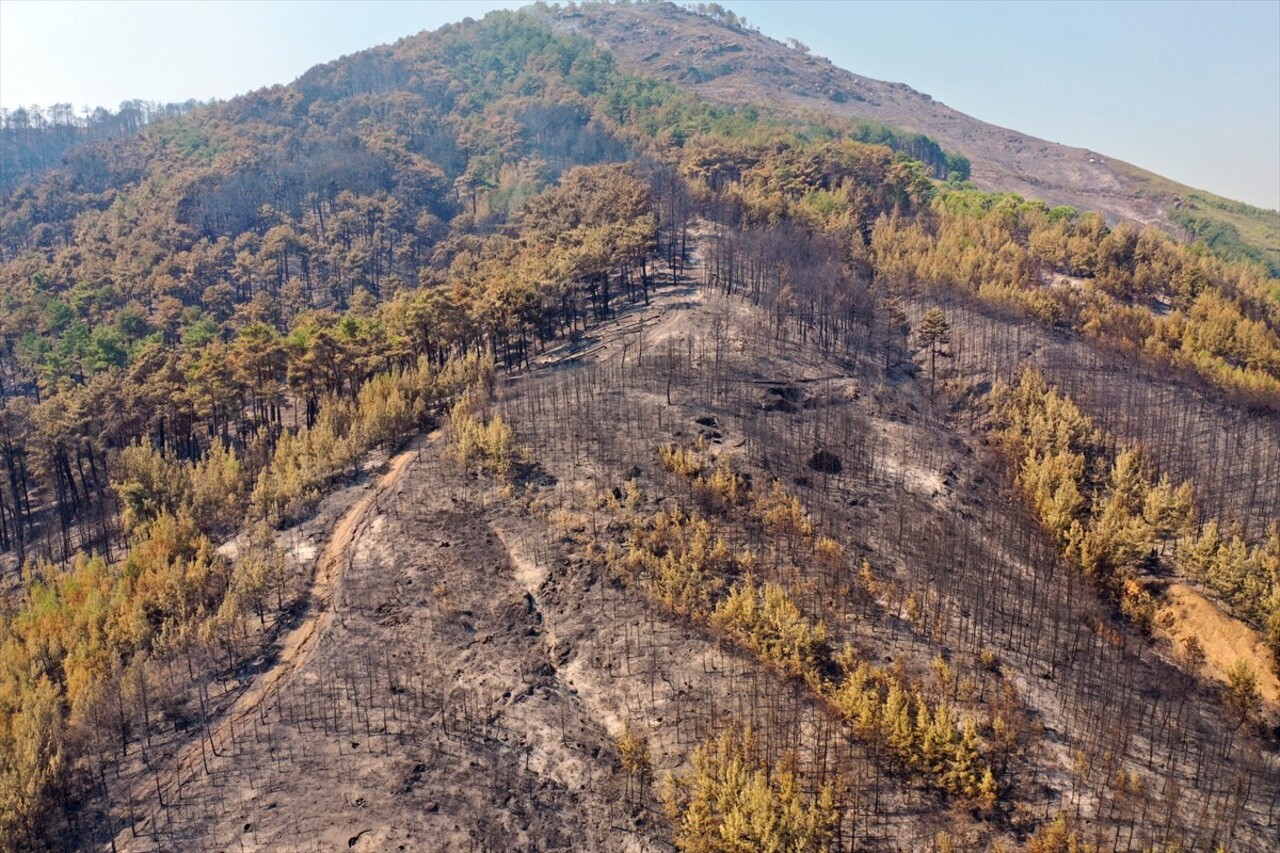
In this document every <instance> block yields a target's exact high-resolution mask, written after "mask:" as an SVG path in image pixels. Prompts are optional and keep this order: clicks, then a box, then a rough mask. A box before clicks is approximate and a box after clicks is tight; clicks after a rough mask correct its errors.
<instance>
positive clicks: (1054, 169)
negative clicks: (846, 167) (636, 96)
mask: <svg viewBox="0 0 1280 853" xmlns="http://www.w3.org/2000/svg"><path fill="white" fill-rule="evenodd" d="M710 5H711V6H712V7H716V4H710ZM736 20H737V19H736V17H735V16H733V14H732V13H722V14H719V15H706V14H697V13H694V12H690V11H686V10H684V9H682V8H680V7H678V6H676V5H674V4H671V3H641V4H634V5H619V6H612V5H603V4H582V5H580V6H578V7H576V8H574V9H571V10H567V11H561V12H559V13H557V14H555V15H554V23H553V26H554V27H555V28H557V29H560V30H563V31H573V32H579V33H582V34H584V35H588V36H590V37H591V38H593V39H595V40H596V41H597V42H599V43H600V44H601V45H602V46H604V47H606V48H608V50H609V51H610V52H612V54H613V56H614V57H615V58H616V59H617V61H618V63H619V65H620V66H621V67H622V68H624V69H626V70H627V71H630V72H632V73H636V74H646V75H653V76H656V77H660V78H663V79H666V80H670V81H672V82H673V83H677V84H679V85H680V86H681V87H684V88H687V89H689V90H691V91H693V92H696V93H697V94H698V95H700V96H702V97H705V98H708V99H710V100H713V101H718V102H722V103H726V104H746V103H755V104H773V105H780V106H782V107H784V108H787V109H790V110H794V111H796V112H810V113H815V112H816V113H821V114H827V115H835V116H843V117H849V118H861V119H871V120H873V121H876V122H880V123H882V124H884V125H887V126H890V127H894V128H898V129H901V130H905V131H914V132H917V133H922V134H925V135H927V136H930V137H933V138H934V139H936V140H937V141H938V143H940V144H941V145H942V147H944V148H947V149H950V150H954V151H956V152H959V153H960V154H962V155H964V156H965V157H967V158H968V159H969V161H970V162H971V163H972V167H973V171H972V180H973V182H974V183H975V184H977V185H978V186H979V187H980V188H982V189H985V190H994V191H1002V192H1014V193H1018V194H1019V195H1022V196H1024V197H1027V198H1038V199H1043V200H1044V201H1046V202H1048V203H1049V204H1050V205H1059V204H1061V205H1069V206H1071V207H1074V208H1076V209H1077V210H1082V211H1083V210H1096V211H1099V212H1101V213H1103V214H1104V215H1105V216H1106V218H1107V220H1108V222H1110V223H1112V224H1115V223H1117V222H1119V221H1122V220H1133V221H1136V222H1140V223H1142V224H1146V225H1157V226H1159V227H1161V228H1163V229H1165V230H1167V231H1169V232H1171V233H1173V234H1176V235H1179V236H1190V237H1192V238H1193V239H1196V238H1199V239H1204V240H1205V242H1206V243H1208V244H1209V245H1210V246H1211V247H1212V248H1215V249H1219V250H1221V251H1226V252H1229V253H1231V254H1233V255H1234V256H1236V257H1249V258H1252V259H1254V260H1265V261H1266V262H1268V263H1269V264H1270V265H1271V267H1272V270H1273V274H1274V273H1275V272H1277V271H1280V212H1278V211H1268V210H1263V209H1261V208H1257V207H1253V206H1251V205H1247V204H1244V203H1241V202H1235V201H1230V200H1228V199H1225V198H1222V197H1220V196H1216V195H1214V194H1212V193H1208V192H1204V191H1202V190H1196V189H1193V188H1191V187H1188V186H1185V185H1183V184H1179V183H1177V182H1176V181H1171V180H1169V179H1167V178H1163V177H1160V176H1159V175H1155V174H1152V173H1151V172H1148V171H1145V170H1143V169H1141V168H1139V167H1137V166H1134V165H1132V164H1130V163H1125V162H1123V161H1121V160H1117V159H1115V158H1113V157H1109V156H1107V155H1105V154H1101V153H1099V152H1096V151H1093V150H1090V149H1087V148H1073V147H1071V146H1068V145H1059V144H1057V143H1055V142H1048V141H1046V140H1043V139H1037V138H1036V137H1034V136H1029V135H1027V134H1025V133H1019V132H1018V131H1016V130H1011V129H1008V128H1003V127H998V126H996V125H992V124H987V123H986V122H984V121H981V120H979V119H976V118H973V117H971V116H968V115H965V114H964V113H961V112H958V111H956V110H953V109H952V108H950V107H948V106H947V105H946V104H943V103H940V102H938V101H935V100H934V99H933V98H931V97H930V96H929V95H926V94H924V93H923V92H918V91H916V90H915V89H913V88H911V87H910V86H908V85H906V84H905V83H891V82H885V81H882V80H873V79H871V78H869V77H863V76H861V75H858V74H854V73H852V72H850V71H846V70H844V69H842V68H839V67H837V66H835V65H833V64H832V63H831V62H830V61H829V60H827V59H824V58H822V57H819V56H813V55H811V54H808V53H805V52H802V51H800V50H796V49H793V48H792V47H789V46H787V45H786V44H784V43H782V42H780V41H776V40H775V39H772V38H769V37H768V36H766V35H763V34H761V33H759V32H755V31H753V30H750V29H745V28H743V27H742V26H739V25H736V23H735V22H736Z"/></svg>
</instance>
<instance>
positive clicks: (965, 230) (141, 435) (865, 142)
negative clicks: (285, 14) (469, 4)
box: [0, 3, 1280, 853]
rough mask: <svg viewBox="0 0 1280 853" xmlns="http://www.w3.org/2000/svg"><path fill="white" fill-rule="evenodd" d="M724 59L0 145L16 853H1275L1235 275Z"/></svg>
mask: <svg viewBox="0 0 1280 853" xmlns="http://www.w3.org/2000/svg"><path fill="white" fill-rule="evenodd" d="M611 16H612V17H611ZM611 28H612V29H611ZM619 28H620V30H621V31H622V32H625V33H627V34H628V37H629V38H633V39H635V40H636V41H635V43H634V44H629V45H628V46H627V47H625V48H624V49H619V50H618V52H617V53H616V54H615V53H611V52H610V49H609V39H608V38H606V36H610V35H611V34H612V33H613V32H614V29H619ZM659 33H661V34H665V35H664V36H663V37H664V38H674V39H687V40H688V43H689V44H691V45H697V51H695V52H693V53H691V54H690V56H692V57H693V58H692V59H690V60H689V61H690V62H691V63H695V64H696V63H697V62H701V63H702V65H700V66H698V68H700V69H701V70H700V71H699V74H698V75H697V81H698V86H694V85H692V84H689V85H685V83H687V82H688V81H687V80H686V79H685V78H686V77H687V76H688V75H689V74H692V73H693V72H688V71H681V72H680V74H677V73H676V72H675V71H672V70H671V69H665V70H664V72H663V73H653V74H651V73H650V71H651V70H652V69H650V70H649V71H646V70H645V68H643V67H639V66H637V64H636V61H635V57H634V56H633V54H636V53H637V51H638V47H637V45H641V46H643V45H644V44H645V43H646V42H645V41H644V40H645V39H649V40H650V41H652V42H654V45H653V48H654V50H653V53H652V54H646V55H651V56H654V57H656V56H658V55H659V53H658V51H659V49H661V50H666V49H667V46H666V45H658V44H657V42H656V41H655V40H656V39H657V38H658V35H657V34H659ZM716 39H722V40H725V41H724V43H725V44H729V43H732V44H737V43H739V42H743V41H744V40H745V42H749V43H754V42H759V43H760V46H759V50H760V51H761V54H760V55H761V56H764V55H770V56H772V55H773V54H772V53H769V52H770V51H773V52H775V53H776V52H785V51H784V49H783V47H782V46H781V45H780V44H779V43H776V42H772V40H770V39H767V38H766V37H765V36H763V35H761V34H759V32H757V31H754V30H752V29H751V28H750V27H748V26H747V25H746V23H745V21H744V20H741V19H739V18H738V17H736V16H735V15H733V13H730V12H727V11H726V10H724V9H722V8H721V7H719V6H718V5H717V4H710V5H709V6H706V7H702V8H701V9H700V10H683V9H677V8H676V7H674V6H671V5H669V4H663V3H652V4H639V5H630V4H628V5H624V6H619V7H616V8H615V7H613V6H611V5H609V4H584V5H582V6H575V5H574V4H568V6H567V7H558V6H552V7H548V6H545V5H542V4H539V5H537V6H533V7H529V8H526V9H524V10H521V11H518V12H495V13H492V14H490V15H488V16H487V17H485V18H484V19H483V20H481V21H473V20H471V19H467V20H466V21H464V22H462V23H459V24H455V25H449V26H446V27H444V28H442V29H440V30H437V31H435V32H424V33H422V34H419V35H416V36H411V37H408V38H405V39H402V40H400V41H399V42H397V43H395V44H394V45H390V46H383V47H377V48H372V49H370V50H367V51H363V52H360V53H357V54H354V55H352V56H348V57H344V58H343V59H341V60H337V61H335V62H331V63H329V64H327V65H321V66H317V67H315V68H313V69H311V70H310V71H308V72H307V73H306V74H304V75H303V76H302V77H300V78H299V79H298V80H297V81H295V82H294V83H292V84H289V85H287V86H275V87H272V88H268V89H262V90H259V91H257V92H254V93H251V94H249V95H245V96H242V97H239V98H236V99H233V100H230V101H226V102H217V103H210V104H203V105H201V104H196V103H195V102H191V103H189V104H187V105H185V106H184V107H183V108H182V109H172V110H168V111H164V110H159V111H157V112H156V113H155V115H153V116H151V117H150V118H149V119H148V120H147V121H145V122H138V123H137V126H136V127H133V126H130V127H125V126H123V125H121V127H120V128H119V129H118V132H117V130H114V129H113V131H112V132H111V133H110V134H103V133H97V132H90V131H92V130H93V128H92V127H86V128H81V129H80V131H82V133H80V136H83V137H84V139H83V140H81V141H78V142H76V141H72V140H71V137H73V136H76V134H75V133H72V132H71V131H67V130H66V128H62V130H63V131H65V132H60V133H59V134H58V135H57V136H56V138H55V136H53V135H47V136H42V135H41V134H53V133H54V132H55V131H58V130H59V127H60V125H57V124H53V125H48V124H45V125H42V124H41V123H40V122H34V123H32V122H29V121H27V120H26V119H24V122H23V124H22V125H21V126H16V125H14V124H13V123H12V122H11V121H10V120H9V119H6V122H8V123H7V124H6V125H5V127H4V128H3V130H4V133H5V134H6V136H5V140H6V143H5V144H6V146H8V145H10V144H13V145H17V144H18V143H19V142H20V143H21V147H20V148H18V147H15V148H13V149H12V151H13V152H18V151H20V153H21V154H22V157H21V164H22V174H21V175H17V174H16V173H15V174H13V175H11V174H8V173H7V172H6V174H5V176H4V180H3V181H0V187H3V197H2V202H3V203H2V204H0V288H3V294H4V306H3V311H2V312H0V459H2V460H3V465H4V470H3V472H0V580H2V582H3V593H2V595H3V599H2V601H3V604H2V606H0V848H3V849H12V850H15V851H34V850H94V851H108V850H109V851H136V853H149V852H150V851H156V852H157V853H158V851H171V850H210V851H215V850H236V849H239V850H263V851H266V850H299V851H303V850H316V851H321V850H333V849H351V850H386V851H395V850H402V851H414V850H451V851H452V850H472V851H551V850H566V851H567V850H601V851H614V850H617V851H683V853H711V852H712V851H749V850H750V851H754V850H762V851H763V850H777V851H783V850H785V851H938V853H945V852H946V851H956V850H979V851H1008V853H1012V852H1013V851H1028V853H1068V851H1071V852H1072V853H1080V851H1110V850H1123V851H1134V853H1138V851H1143V852H1144V853H1146V851H1150V853H1157V851H1158V853H1174V851H1198V850H1204V851H1218V850H1226V851H1246V852H1248V851H1259V853H1261V851H1269V850H1275V849H1277V845H1280V284H1278V283H1277V278H1276V270H1275V268H1274V261H1273V262H1271V263H1270V264H1269V263H1268V261H1267V256H1266V249H1265V247H1263V248H1261V249H1258V248H1257V247H1253V249H1250V250H1249V251H1244V250H1237V249H1238V248H1239V247H1236V248H1231V247H1228V248H1227V249H1224V248H1223V247H1222V246H1210V245H1207V244H1205V243H1204V242H1199V243H1196V242H1193V241H1188V240H1187V239H1185V238H1186V234H1185V233H1182V232H1180V231H1179V230H1178V229H1177V228H1175V227H1171V226H1169V223H1165V222H1159V221H1154V220H1148V221H1144V222H1135V221H1133V220H1132V219H1125V218H1124V217H1122V216H1117V215H1116V211H1115V210H1113V209H1110V208H1107V209H1105V210H1101V211H1091V210H1087V209H1079V210H1078V209H1075V208H1073V207H1066V206H1062V205H1060V204H1051V203H1050V201H1051V200H1040V199H1036V198H1027V197H1024V196H1022V195H1015V194H1014V193H1013V192H1011V191H1010V190H1011V189H1012V188H1013V187H1010V186H1003V185H1000V184H999V183H998V182H997V181H995V180H994V179H988V177H986V176H989V175H990V174H992V173H993V172H992V168H993V167H991V165H990V164H988V163H985V162H982V161H975V163H974V164H972V165H973V170H974V175H975V176H977V177H975V179H974V180H970V177H971V175H970V166H971V164H970V162H969V160H968V159H967V157H966V152H965V151H951V150H949V149H947V148H944V147H943V146H942V145H940V144H939V142H938V141H936V140H934V139H933V138H930V137H928V136H926V135H923V134H919V133H914V132H906V131H898V130H895V129H893V128H892V127H890V126H888V125H887V124H886V125H883V126H882V125H878V124H873V123H871V121H870V119H867V120H862V119H858V118H855V117H851V115H850V114H849V113H847V111H844V110H839V111H837V110H832V111H829V112H826V113H822V112H815V111H814V110H813V109H811V108H809V107H804V108H801V107H798V106H796V105H795V104H792V103H790V102H789V101H788V100H787V99H786V98H779V99H778V100H777V102H775V103H772V104H765V103H758V104H741V105H726V104H725V103H723V102H721V101H720V100H717V98H716V93H715V90H714V87H708V86H707V85H706V84H708V83H710V81H713V80H715V79H716V77H717V74H719V73H721V72H723V74H724V75H728V74H730V71H725V70H724V69H723V68H721V69H720V71H719V72H717V70H716V69H717V68H720V66H718V65H715V64H714V63H712V60H714V61H715V62H728V60H724V59H716V57H718V56H721V54H724V55H727V56H733V55H736V52H735V51H730V50H725V51H720V52H717V51H716V50H715V49H713V48H714V45H715V44H718V43H720V42H717V41H716ZM753 40H754V41H753ZM766 42H767V43H768V44H766ZM791 53H792V54H794V57H793V58H792V59H785V60H784V59H778V60H776V61H777V62H792V61H793V60H794V63H795V64H794V67H792V66H787V67H789V68H792V69H793V70H792V72H789V73H794V74H809V73H814V74H816V73H817V72H816V71H814V70H813V69H814V68H816V67H817V66H816V65H815V64H814V60H812V58H811V57H807V56H806V55H804V54H802V53H800V52H798V51H797V50H794V49H792V50H791ZM708 57H710V59H708ZM734 61H737V60H734ZM644 62H650V60H649V59H645V60H644ZM709 63H711V64H709ZM641 64H642V65H643V63H641ZM651 64H653V63H651ZM690 67H694V66H692V65H691V66H690ZM753 68H754V66H751V65H750V63H747V64H745V65H741V66H734V68H733V70H732V73H733V74H745V73H748V72H750V73H757V71H758V69H757V70H756V71H753ZM695 70H697V69H695ZM775 71H776V69H775ZM770 73H771V74H772V73H774V72H770ZM778 73H781V72H778ZM823 73H824V74H825V72H823ZM682 74H683V75H685V76H684V77H682V76H681V75H682ZM759 74H760V75H763V76H758V78H753V80H754V82H753V84H752V85H755V86H767V85H771V83H770V81H771V80H773V78H772V77H771V76H769V75H768V74H764V73H763V72H759ZM735 79H736V78H735ZM804 79H808V78H804ZM833 79H834V78H833ZM822 80H827V78H826V77H822ZM828 82H829V81H828ZM823 85H826V84H825V83H824V84H823ZM833 85H834V84H833ZM699 87H700V88H699ZM839 103H842V104H843V103H845V101H844V100H840V101H839ZM68 120H69V119H68ZM104 121H105V119H104ZM111 127H112V128H115V124H112V125H111ZM77 138H79V137H77ZM15 140H16V141H15ZM42 151H43V152H46V153H45V154H40V152H42ZM33 152H34V153H33ZM11 153H12V152H11ZM37 155H38V156H37ZM14 156H17V155H16V154H15V155H14ZM997 171H998V170H997ZM1052 201H1056V200H1052ZM1254 249H1256V251H1254Z"/></svg>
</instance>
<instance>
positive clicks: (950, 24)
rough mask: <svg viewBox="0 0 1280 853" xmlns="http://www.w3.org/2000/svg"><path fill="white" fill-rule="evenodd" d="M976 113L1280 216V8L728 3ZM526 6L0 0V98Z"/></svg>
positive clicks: (216, 74)
mask: <svg viewBox="0 0 1280 853" xmlns="http://www.w3.org/2000/svg"><path fill="white" fill-rule="evenodd" d="M721 2H722V5H725V6H727V7H729V8H731V9H733V10H735V11H737V12H738V13H739V14H741V15H744V16H746V18H747V19H748V20H749V21H750V22H751V23H752V24H755V25H757V26H759V27H760V29H761V30H762V31H763V32H764V33H765V34H767V35H771V36H773V37H775V38H779V39H783V38H786V37H788V36H794V37H796V38H798V39H800V40H801V41H803V42H805V43H806V44H808V45H809V47H811V48H812V49H813V51H814V52H815V53H818V54H820V55H822V56H826V57H828V58H829V59H831V60H832V61H833V62H834V63H835V64H836V65H839V66H841V67H843V68H847V69H849V70H850V71H854V72H857V73H859V74H863V75H866V76H868V77H875V78H879V79H882V80H892V81H901V82H905V83H908V84H910V85H911V86H913V87H914V88H916V89H919V90H920V91H922V92H927V93H929V94H930V95H932V96H933V97H934V98H936V99H937V100H940V101H942V102H943V103H946V104H948V105H949V106H951V107H954V108H956V109H958V110H960V111H962V112H965V113H969V114H970V115H973V116H975V117H977V118H980V119H983V120H984V121H988V122H992V123H994V124H998V125H1003V126H1006V127H1012V128H1016V129H1018V130H1020V131H1023V132H1025V133H1030V134H1032V135H1035V136H1039V137H1042V138H1044V139H1048V140H1051V141H1054V142H1061V143H1065V144H1069V145H1078V146H1082V147H1087V148H1092V149H1095V150H1097V151H1099V152H1102V153H1104V154H1107V155H1110V156H1113V157H1119V158H1120V159H1123V160H1128V161H1130V162H1132V163H1135V164H1137V165H1139V166H1142V167H1144V168H1147V169H1150V170H1152V171H1154V172H1158V173H1160V174H1163V175H1166V176H1168V177H1170V178H1174V179H1176V180H1179V181H1182V182H1184V183H1188V184H1191V185H1192V186H1195V187H1200V188H1203V189H1208V190H1212V191H1214V192H1218V193H1221V194H1222V195H1225V196H1228V197H1231V198H1236V199H1241V200H1243V201H1248V202H1251V203H1253V204H1257V205H1261V206H1263V207H1269V208H1280V0H1246V2H1134V0H1130V2H1083V0H1071V2H1043V1H1042V2H1035V3H1017V2H1003V3H997V2H991V3H961V2H937V0H932V2H903V0H895V2H889V3H876V2H864V3H842V2H798V0H786V2H773V1H772V0H759V1H758V2H744V0H736V2H734V1H733V0H721ZM519 5H523V4H522V3H520V2H506V3H503V2H486V1H485V0H469V2H462V1H461V0H454V2H409V0H401V2H383V3H379V2H372V1H371V0H364V1H363V2H247V0H240V2H230V0H224V2H197V1H196V0H186V2H108V1H107V0H95V2H54V0H38V2H30V0H0V104H3V105H4V106H6V107H13V106H15V105H17V104H32V103H37V104H41V105H46V106H47V105H48V104H51V103H56V102H60V101H61V102H70V103H72V104H74V105H75V106H76V107H81V106H86V105H89V106H99V105H103V106H110V107H115V106H116V105H118V104H119V103H120V102H121V101H123V100H126V99H129V98H141V99H145V100H154V101H185V100H187V99H188V98H198V99H207V98H210V97H219V98H227V97H231V96H233V95H236V94H239V93H241V92H245V91H248V90H251V89H255V88H258V87H260V86H264V85H269V84H272V83H287V82H289V81H291V80H293V79H294V78H295V77H297V76H298V75H300V74H301V73H302V72H303V71H305V70H306V69H307V68H309V67H311V66H312V65H315V64H316V63H320V62H326V61H328V60H330V59H336V58H337V57H339V56H341V55H344V54H348V53H353V52H355V51H357V50H360V49H362V48H365V47H370V46H372V45H375V44H380V43H385V42H390V41H394V40H395V39H397V38H399V37H401V36H406V35H411V34H413V33H415V32H418V31H420V30H423V29H435V28H436V27H438V26H440V25H441V24H443V23H446V22H449V21H456V20H460V19H462V18H464V17H466V16H468V15H470V16H472V17H481V16H482V15H483V14H484V12H485V11H487V10H488V9H492V8H497V7H500V6H507V7H516V6H519Z"/></svg>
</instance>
